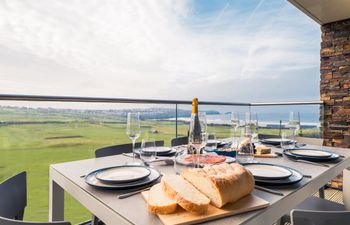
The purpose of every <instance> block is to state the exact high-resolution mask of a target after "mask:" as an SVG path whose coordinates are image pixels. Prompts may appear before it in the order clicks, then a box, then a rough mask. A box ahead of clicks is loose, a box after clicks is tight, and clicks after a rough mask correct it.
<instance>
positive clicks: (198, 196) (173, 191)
mask: <svg viewBox="0 0 350 225" xmlns="http://www.w3.org/2000/svg"><path fill="white" fill-rule="evenodd" d="M162 184H163V190H164V191H165V193H166V194H167V195H168V196H169V197H171V198H172V199H174V200H175V201H176V202H177V203H178V204H179V205H180V206H181V207H182V208H184V209H185V210H187V211H189V212H191V213H196V214H204V213H205V212H206V211H207V210H208V207H209V203H210V200H209V199H208V198H207V197H206V196H205V195H203V194H202V193H201V192H199V191H198V190H197V189H196V188H195V187H194V186H193V185H191V184H190V183H189V182H188V181H186V180H185V179H184V178H183V177H181V176H178V175H172V176H164V177H163V178H162Z"/></svg>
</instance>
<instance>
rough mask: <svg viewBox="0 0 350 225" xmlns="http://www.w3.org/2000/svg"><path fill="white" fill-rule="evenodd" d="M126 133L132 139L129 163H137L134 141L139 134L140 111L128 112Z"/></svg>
mask: <svg viewBox="0 0 350 225" xmlns="http://www.w3.org/2000/svg"><path fill="white" fill-rule="evenodd" d="M126 134H127V135H128V136H129V138H130V139H131V141H132V163H129V164H139V163H136V161H135V142H136V139H137V138H139V137H140V135H141V125H140V113H138V112H137V113H134V112H129V113H128V118H127V125H126Z"/></svg>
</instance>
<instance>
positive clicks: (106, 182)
mask: <svg viewBox="0 0 350 225" xmlns="http://www.w3.org/2000/svg"><path fill="white" fill-rule="evenodd" d="M159 177H160V173H159V172H158V171H157V170H155V169H153V168H149V167H145V166H131V165H124V166H115V167H108V168H103V169H99V170H95V171H93V172H91V173H89V174H88V175H87V176H86V177H85V182H86V183H87V184H89V185H91V186H93V187H98V188H105V189H127V188H135V187H141V186H147V185H150V184H152V183H153V182H156V181H157V180H158V179H159Z"/></svg>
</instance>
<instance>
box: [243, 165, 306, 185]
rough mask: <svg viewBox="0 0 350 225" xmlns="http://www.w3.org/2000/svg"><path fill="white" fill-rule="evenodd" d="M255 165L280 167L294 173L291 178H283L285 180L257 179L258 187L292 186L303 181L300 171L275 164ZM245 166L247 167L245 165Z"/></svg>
mask: <svg viewBox="0 0 350 225" xmlns="http://www.w3.org/2000/svg"><path fill="white" fill-rule="evenodd" d="M254 164H260V165H273V166H280V167H283V168H286V169H288V170H289V171H291V172H292V175H291V176H289V177H287V178H283V179H275V180H271V179H260V178H255V183H256V184H258V185H263V186H283V185H292V184H295V183H298V182H300V181H301V180H302V179H303V174H302V173H300V172H299V171H297V170H295V169H292V168H290V167H287V166H281V165H275V164H269V163H254ZM243 165H245V164H243Z"/></svg>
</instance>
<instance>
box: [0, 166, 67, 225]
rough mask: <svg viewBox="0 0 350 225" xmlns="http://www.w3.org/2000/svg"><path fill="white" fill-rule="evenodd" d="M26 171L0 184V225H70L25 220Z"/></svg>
mask: <svg viewBox="0 0 350 225" xmlns="http://www.w3.org/2000/svg"><path fill="white" fill-rule="evenodd" d="M26 206H27V173H26V172H21V173H19V174H17V175H15V176H13V177H11V178H9V179H7V180H5V181H4V182H2V183H1V184H0V225H71V223H69V222H25V221H22V220H23V215H24V209H25V207H26Z"/></svg>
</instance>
